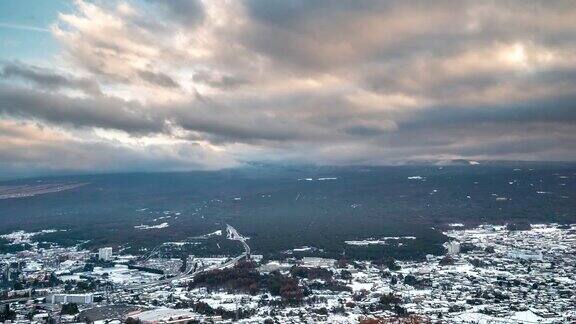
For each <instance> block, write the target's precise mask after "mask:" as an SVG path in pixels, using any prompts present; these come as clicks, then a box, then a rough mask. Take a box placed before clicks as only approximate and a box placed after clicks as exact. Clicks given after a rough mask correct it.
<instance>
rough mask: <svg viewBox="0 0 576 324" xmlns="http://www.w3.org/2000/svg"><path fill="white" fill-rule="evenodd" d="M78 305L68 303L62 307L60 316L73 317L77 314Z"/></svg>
mask: <svg viewBox="0 0 576 324" xmlns="http://www.w3.org/2000/svg"><path fill="white" fill-rule="evenodd" d="M78 312H79V311H78V305H76V303H68V304H63V305H62V310H61V311H60V314H61V315H75V314H78Z"/></svg>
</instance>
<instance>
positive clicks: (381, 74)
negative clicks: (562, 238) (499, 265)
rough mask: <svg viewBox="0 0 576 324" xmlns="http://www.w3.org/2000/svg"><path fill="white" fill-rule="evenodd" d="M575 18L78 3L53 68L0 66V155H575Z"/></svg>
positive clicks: (574, 10) (343, 158)
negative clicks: (0, 144)
mask: <svg viewBox="0 0 576 324" xmlns="http://www.w3.org/2000/svg"><path fill="white" fill-rule="evenodd" d="M574 21H576V5H575V4H574V3H573V2H572V1H434V2H425V1H424V2H423V1H327V0H318V1H297V0H294V1H286V0H282V1H280V0H278V1H276V0H246V1H223V0H222V1H219V0H215V1H212V0H211V1H192V0H183V1H168V2H165V1H154V0H141V1H138V0H134V1H112V2H105V3H100V2H98V3H92V2H85V1H76V2H75V7H74V10H73V11H71V12H64V13H61V15H60V16H59V19H58V21H56V22H54V25H53V26H52V29H51V32H52V34H53V36H54V37H55V38H56V39H57V40H58V42H59V43H60V44H61V47H62V51H61V53H60V54H59V57H58V59H57V62H59V63H58V65H57V66H50V67H39V66H33V65H30V64H27V63H26V62H3V63H2V67H1V70H0V122H1V127H0V136H1V138H2V139H1V142H2V144H3V145H2V148H1V149H0V150H1V152H0V153H1V154H0V163H1V164H3V165H4V166H5V167H6V169H18V168H32V169H33V168H41V169H63V170H64V169H65V170H92V169H94V170H133V169H150V170H159V169H162V170H169V169H187V168H190V169H192V168H209V169H214V168H221V167H228V166H237V165H240V164H241V163H242V162H245V161H250V160H274V161H288V162H294V161H296V162H305V163H317V164H388V163H403V162H406V161H412V160H443V159H456V158H468V159H519V160H576V108H575V107H574V102H576V101H575V99H576V93H575V92H574V90H573V89H575V88H576V57H575V56H574V55H573V53H574V52H575V51H576V24H574ZM38 132H41V133H42V134H44V135H46V136H44V135H38ZM48 134H49V135H50V136H47V135H48ZM23 148H25V150H23ZM23 151H24V152H26V154H24V155H22V152H23ZM56 156H57V157H58V158H55V157H56ZM90 161H92V162H90Z"/></svg>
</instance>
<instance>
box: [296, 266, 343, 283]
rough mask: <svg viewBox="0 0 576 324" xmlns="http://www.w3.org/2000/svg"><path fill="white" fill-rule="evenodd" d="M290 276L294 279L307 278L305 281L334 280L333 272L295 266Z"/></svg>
mask: <svg viewBox="0 0 576 324" xmlns="http://www.w3.org/2000/svg"><path fill="white" fill-rule="evenodd" d="M290 274H291V275H292V277H298V278H305V279H310V280H311V279H322V280H332V275H333V273H332V271H330V270H328V269H324V268H307V267H299V266H293V267H292V268H291V269H290Z"/></svg>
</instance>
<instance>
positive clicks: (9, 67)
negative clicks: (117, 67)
mask: <svg viewBox="0 0 576 324" xmlns="http://www.w3.org/2000/svg"><path fill="white" fill-rule="evenodd" d="M0 77H1V78H5V79H11V78H14V79H21V80H24V81H29V82H32V83H33V84H34V85H35V86H36V87H38V88H40V89H47V90H60V89H72V90H81V91H83V92H85V93H87V94H89V95H100V94H101V93H102V92H101V90H100V86H99V85H98V83H97V82H95V81H93V80H90V79H87V78H76V77H72V76H69V75H62V74H59V73H57V72H55V71H53V70H50V69H46V68H41V67H36V66H29V65H25V64H21V63H14V62H9V63H7V64H4V67H3V68H2V70H1V71H0Z"/></svg>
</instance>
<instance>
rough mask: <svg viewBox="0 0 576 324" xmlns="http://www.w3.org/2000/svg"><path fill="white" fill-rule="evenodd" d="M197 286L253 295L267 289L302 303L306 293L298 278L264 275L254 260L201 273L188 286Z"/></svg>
mask: <svg viewBox="0 0 576 324" xmlns="http://www.w3.org/2000/svg"><path fill="white" fill-rule="evenodd" d="M196 287H206V288H208V289H225V290H227V291H231V292H245V293H250V294H252V295H255V294H257V293H258V292H259V291H261V290H267V291H268V292H270V294H272V295H275V296H281V297H282V300H283V301H284V302H286V303H289V304H299V303H301V302H302V300H303V298H304V295H305V291H304V289H303V288H302V287H301V286H300V284H299V282H298V279H296V278H292V277H288V276H284V275H282V274H280V273H279V272H273V273H271V274H269V275H262V274H260V273H259V272H258V271H257V270H256V264H255V263H254V262H241V263H239V264H237V265H236V266H234V267H233V268H227V269H222V270H218V269H217V270H211V271H207V272H204V273H200V274H198V275H196V277H195V278H194V281H193V282H192V283H190V285H189V286H188V288H189V289H192V288H196Z"/></svg>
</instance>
